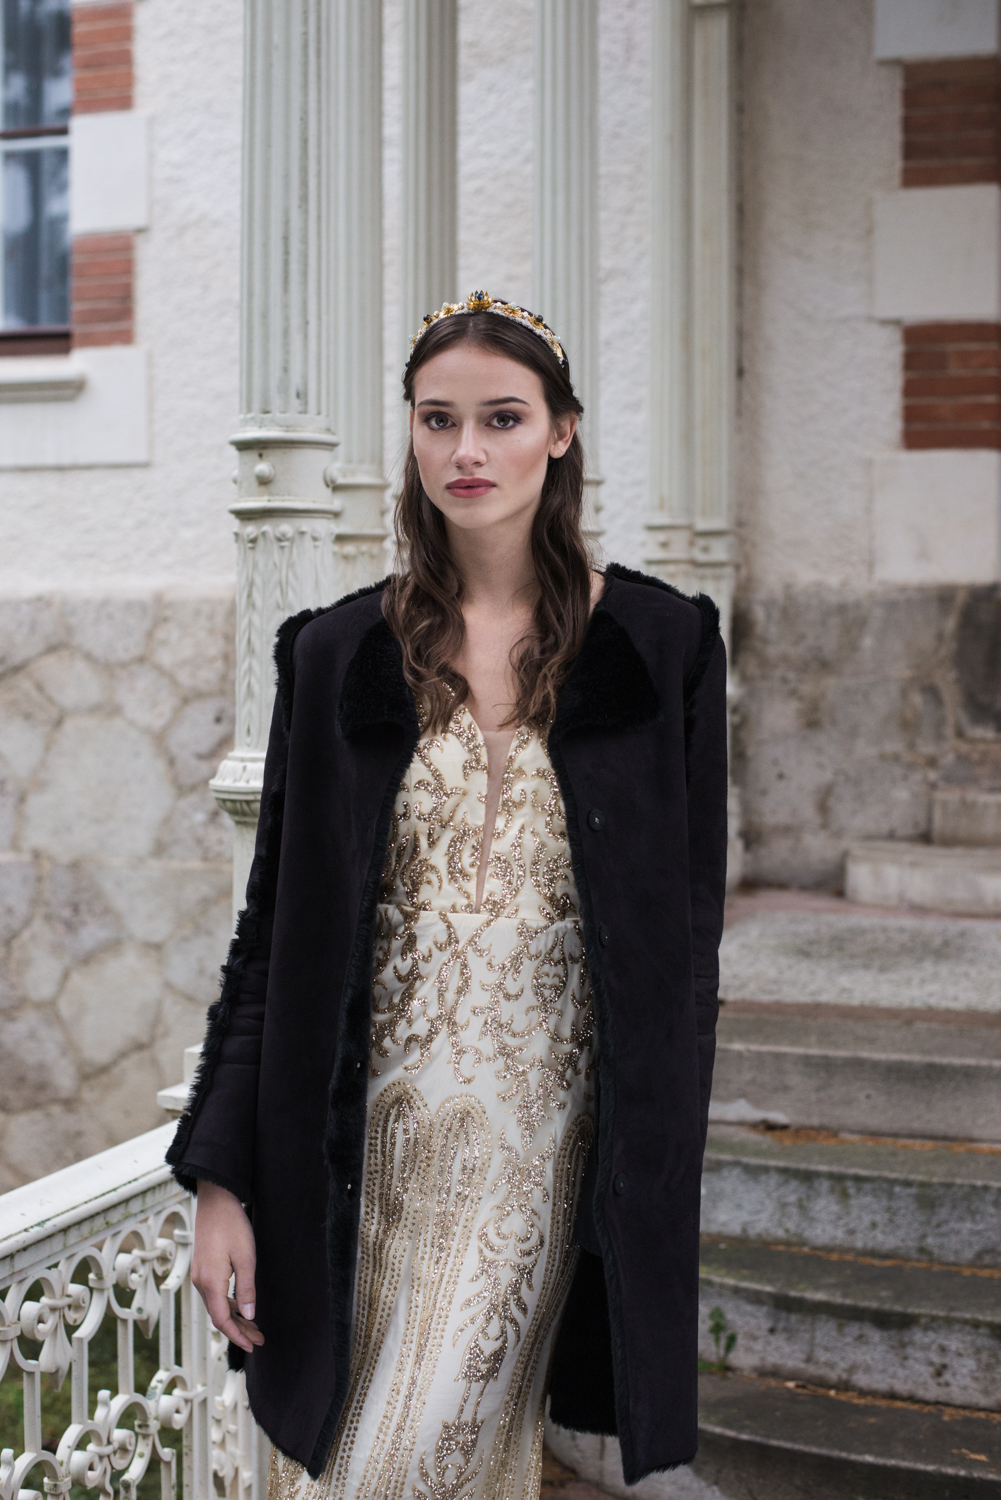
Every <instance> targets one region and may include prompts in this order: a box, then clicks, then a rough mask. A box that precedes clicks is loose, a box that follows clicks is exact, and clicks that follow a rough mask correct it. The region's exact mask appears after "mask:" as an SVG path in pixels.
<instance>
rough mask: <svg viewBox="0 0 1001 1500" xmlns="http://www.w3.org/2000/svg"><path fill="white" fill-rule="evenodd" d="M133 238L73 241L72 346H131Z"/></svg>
mask: <svg viewBox="0 0 1001 1500" xmlns="http://www.w3.org/2000/svg"><path fill="white" fill-rule="evenodd" d="M132 260H133V257H132V235H131V234H80V235H77V237H76V239H75V240H74V241H73V344H74V347H76V348H80V347H81V346H83V345H86V344H131V342H132V270H133V266H132Z"/></svg>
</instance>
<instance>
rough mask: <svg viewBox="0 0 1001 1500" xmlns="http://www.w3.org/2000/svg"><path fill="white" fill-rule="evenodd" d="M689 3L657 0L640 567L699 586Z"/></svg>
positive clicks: (686, 585) (681, 583) (682, 584)
mask: <svg viewBox="0 0 1001 1500" xmlns="http://www.w3.org/2000/svg"><path fill="white" fill-rule="evenodd" d="M688 12H689V0H653V14H652V27H653V33H652V38H651V54H652V73H653V80H652V85H653V86H652V89H651V102H650V109H651V142H650V170H651V182H652V194H651V211H652V220H651V260H652V275H651V279H650V345H651V349H650V354H651V359H650V510H649V513H648V515H647V520H646V527H647V553H646V562H647V565H648V566H649V567H650V568H651V569H652V571H653V572H655V573H657V574H658V576H659V577H661V578H663V579H665V580H666V581H667V582H668V583H673V584H674V586H675V587H676V588H680V589H683V590H684V591H685V593H691V592H692V590H693V589H694V588H695V568H694V556H693V545H692V543H693V519H694V516H693V503H692V490H691V480H690V464H691V444H690V438H691V432H690V426H691V401H690V389H689V388H690V383H691V376H690V364H691V359H690V328H689V305H690V289H689V276H690V253H691V243H690V240H691V236H690V206H689V21H688Z"/></svg>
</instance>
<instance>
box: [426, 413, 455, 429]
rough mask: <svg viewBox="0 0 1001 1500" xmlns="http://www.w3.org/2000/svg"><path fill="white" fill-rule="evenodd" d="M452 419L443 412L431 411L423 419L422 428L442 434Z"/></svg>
mask: <svg viewBox="0 0 1001 1500" xmlns="http://www.w3.org/2000/svg"><path fill="white" fill-rule="evenodd" d="M451 421H452V418H451V417H450V416H449V415H448V413H447V412H444V411H432V412H429V413H428V415H427V416H426V417H425V418H424V426H425V427H430V429H431V431H432V432H444V431H445V428H446V427H448V426H449V425H450V423H451Z"/></svg>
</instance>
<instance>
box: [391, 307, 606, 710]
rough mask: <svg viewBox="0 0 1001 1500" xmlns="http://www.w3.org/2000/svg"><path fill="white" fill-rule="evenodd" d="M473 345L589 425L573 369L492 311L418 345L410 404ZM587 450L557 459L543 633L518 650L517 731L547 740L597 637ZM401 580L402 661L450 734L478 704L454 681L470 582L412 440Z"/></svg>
mask: <svg viewBox="0 0 1001 1500" xmlns="http://www.w3.org/2000/svg"><path fill="white" fill-rule="evenodd" d="M461 343H468V344H471V345H472V346H473V347H474V348H478V349H486V350H489V351H490V352H491V353H493V354H503V355H505V356H506V357H507V358H508V359H514V360H517V361H518V363H519V364H521V365H525V366H526V367H527V368H528V369H530V370H533V371H534V372H535V373H536V375H538V377H539V379H540V380H541V382H542V389H543V393H544V395H545V401H546V406H547V408H548V410H549V414H550V416H551V417H553V418H554V419H555V418H559V417H563V416H566V415H568V414H569V413H571V412H573V413H575V414H576V415H577V416H581V415H582V414H583V410H584V408H583V407H582V406H581V404H580V402H579V401H578V399H577V396H576V394H575V392H574V388H573V385H572V384H571V381H570V372H569V368H568V367H566V366H565V365H562V364H561V363H560V361H559V360H558V359H557V358H556V355H555V354H554V353H553V352H552V350H551V349H550V348H549V346H548V345H547V343H546V342H545V341H544V340H543V339H541V338H539V337H538V336H537V334H536V333H534V332H533V331H532V330H531V329H528V328H523V327H521V326H520V325H519V324H518V323H516V322H515V321H514V320H513V319H510V318H504V317H497V316H495V315H494V314H492V313H489V312H474V313H468V314H465V315H464V316H462V317H449V318H443V319H442V320H441V321H440V322H438V323H435V324H434V326H433V327H430V328H428V330H427V332H426V333H424V334H422V336H421V338H420V340H419V342H418V343H417V344H416V346H415V348H414V351H413V354H412V355H411V357H410V362H409V364H408V365H407V367H406V369H405V371H404V372H403V395H404V399H405V400H406V401H407V402H408V403H409V404H410V406H411V407H413V404H414V380H415V377H416V375H417V372H418V370H419V369H420V368H421V366H422V365H424V364H426V363H427V362H428V361H429V360H431V359H433V358H434V356H435V355H436V354H440V353H441V352H442V351H443V350H445V349H451V348H453V347H454V346H455V345H456V344H461ZM583 505H584V450H583V448H582V446H581V441H580V438H579V436H578V434H577V433H576V432H575V433H574V435H573V437H572V438H571V440H570V445H569V447H568V448H567V450H566V452H565V453H564V454H563V456H562V457H561V458H552V457H551V458H550V459H549V465H548V468H547V470H546V477H545V479H544V481H543V485H542V499H541V501H540V503H539V508H538V510H537V511H536V513H535V518H534V521H533V523H532V561H533V563H534V564H535V574H536V578H537V580H538V585H539V593H538V599H537V601H536V604H535V611H534V616H533V621H532V629H531V631H530V632H529V633H528V634H527V635H526V636H525V638H524V639H523V640H521V641H519V642H518V644H517V645H516V646H515V647H514V650H513V652H512V656H511V665H512V667H513V669H514V675H515V684H516V696H515V704H514V708H513V710H512V713H511V716H510V718H509V720H508V721H507V722H508V723H509V724H510V725H512V726H516V725H521V724H528V725H532V726H533V727H535V728H537V729H542V730H544V729H545V728H546V727H547V726H548V725H549V724H550V723H551V721H552V719H553V717H554V715H555V712H556V700H557V696H558V694H559V691H560V688H561V687H562V685H563V682H564V680H565V678H566V675H567V673H568V672H569V670H570V667H571V666H572V664H573V662H574V660H575V658H576V657H577V654H578V652H579V651H580V648H581V646H582V645H583V644H584V637H585V635H586V634H587V628H588V623H589V621H590V617H591V566H592V564H591V555H590V552H589V549H588V546H587V542H586V541H585V538H584V534H583V531H582V529H581V527H582V518H583ZM395 526H396V546H397V571H396V573H395V574H394V576H393V578H392V579H391V580H390V582H389V584H388V586H387V588H386V591H385V593H384V595H383V606H382V607H383V613H384V615H385V618H386V621H387V623H388V624H389V626H390V628H391V629H392V631H393V633H394V635H395V636H396V638H397V640H398V641H399V643H400V647H401V649H402V652H403V673H404V677H405V678H406V681H407V684H408V685H409V687H410V688H411V690H412V692H413V693H414V695H415V696H416V698H417V699H418V702H422V703H423V704H424V705H425V707H426V709H427V712H428V720H427V729H428V731H429V732H430V733H432V734H437V733H441V732H442V731H443V730H444V729H445V728H446V727H447V725H448V722H449V719H450V718H451V716H452V713H453V712H454V711H455V709H456V708H458V707H459V705H460V704H462V703H464V702H465V700H466V698H467V697H468V695H469V684H468V682H467V681H466V679H465V678H464V677H463V676H462V675H461V674H460V673H459V672H457V671H456V670H455V668H454V667H453V666H452V663H453V662H454V660H455V659H456V657H457V655H458V652H459V649H460V647H461V645H462V640H463V636H464V634H465V625H464V622H463V617H462V588H463V585H462V579H461V577H460V576H459V572H458V570H457V568H456V566H455V563H454V562H453V560H452V557H451V554H450V551H449V546H448V533H447V531H446V527H445V520H444V517H443V516H442V514H441V511H440V510H439V509H438V507H437V506H436V505H434V504H433V503H432V502H431V500H430V499H429V498H428V496H427V494H426V493H425V491H424V486H423V485H422V484H421V476H420V470H419V469H418V467H417V459H416V456H415V454H414V445H413V441H412V440H411V442H410V444H409V446H408V448H407V456H406V461H405V464H404V469H403V488H402V491H401V493H400V497H399V499H398V500H397V503H396V513H395Z"/></svg>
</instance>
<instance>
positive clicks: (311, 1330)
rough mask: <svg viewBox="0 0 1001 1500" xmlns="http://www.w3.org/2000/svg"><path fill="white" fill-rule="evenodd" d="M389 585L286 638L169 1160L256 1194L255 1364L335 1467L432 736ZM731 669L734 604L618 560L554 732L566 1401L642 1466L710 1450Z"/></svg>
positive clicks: (632, 1471)
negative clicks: (711, 1267) (403, 816)
mask: <svg viewBox="0 0 1001 1500" xmlns="http://www.w3.org/2000/svg"><path fill="white" fill-rule="evenodd" d="M381 590H382V585H378V584H377V585H376V586H375V587H374V588H372V589H368V590H364V591H362V592H361V593H360V594H356V595H353V596H351V597H350V598H348V599H344V600H342V601H341V602H340V603H339V604H335V605H333V606H331V607H330V608H329V609H326V610H319V611H307V612H305V613H303V614H300V615H296V616H294V617H293V618H292V619H290V620H288V621H286V623H285V624H284V625H283V626H282V628H281V631H280V632H279V636H278V643H277V647H276V660H277V666H278V692H277V697H276V702H275V712H274V721H273V724H272V731H271V742H270V747H269V749H268V756H267V764H266V768H265V775H264V792H263V797H262V804H261V820H260V826H259V829H258V836H257V852H256V857H255V860H254V865H253V869H252V871H251V875H250V881H249V884H248V887H247V907H246V910H245V911H244V912H243V914H242V916H241V917H240V921H239V925H238V928H237V933H236V937H235V938H234V940H233V944H232V947H231V949H230V953H229V958H228V961H227V963H226V966H225V969H224V970H223V987H222V993H221V995H220V998H219V1000H218V1001H217V1002H216V1004H215V1005H214V1006H213V1008H212V1010H211V1011H210V1013H209V1023H208V1031H207V1034H206V1039H205V1045H204V1048H203V1052H202V1063H201V1067H200V1071H199V1074H198V1079H197V1082H196V1084H195V1087H194V1090H193V1094H192V1099H191V1102H190V1104H189V1107H188V1110H187V1112H186V1114H185V1115H184V1116H183V1117H182V1119H181V1121H180V1122H179V1125H178V1129H177V1135H176V1137H175V1139H174V1142H173V1144H172V1146H171V1148H170V1152H169V1154H168V1160H169V1161H170V1163H171V1164H172V1166H173V1168H174V1172H175V1175H176V1177H177V1179H178V1181H179V1182H181V1183H182V1184H184V1186H185V1187H188V1188H191V1189H193V1188H194V1186H195V1182H196V1180H197V1179H198V1178H206V1179H208V1180H209V1181H212V1182H217V1183H221V1184H222V1185H223V1186H224V1187H227V1188H230V1189H231V1190H232V1191H233V1192H234V1193H235V1194H236V1195H237V1197H238V1198H240V1199H241V1200H242V1201H243V1202H244V1203H246V1204H248V1205H250V1211H251V1214H252V1218H253V1224H254V1232H255V1236H256V1241H257V1254H258V1266H257V1317H258V1323H259V1326H260V1328H261V1331H262V1332H263V1334H264V1336H265V1343H264V1345H263V1346H262V1347H260V1348H258V1349H256V1350H255V1352H254V1353H253V1354H252V1355H250V1356H248V1357H247V1361H246V1369H247V1384H248V1390H249V1393H250V1401H251V1406H252V1408H253V1412H254V1415H255V1417H256V1418H257V1421H258V1422H259V1423H260V1425H261V1426H262V1427H263V1428H264V1430H265V1432H267V1433H268V1435H269V1436H270V1437H271V1439H272V1440H273V1441H274V1442H275V1444H276V1445H277V1446H278V1447H279V1448H280V1449H282V1450H283V1451H284V1452H286V1453H288V1454H290V1455H291V1456H292V1457H293V1458H295V1459H297V1460H298V1461H299V1462H300V1463H302V1464H304V1465H305V1466H306V1467H307V1469H308V1470H309V1472H310V1473H311V1474H312V1475H314V1476H315V1475H318V1474H319V1472H320V1470H321V1469H322V1467H323V1464H324V1460H325V1459H326V1456H327V1453H328V1451H329V1448H330V1443H331V1440H332V1437H333V1434H334V1430H335V1428H336V1425H337V1420H338V1416H339V1414H340V1411H341V1408H342V1406H343V1403H344V1399H345V1395H346V1391H347V1379H348V1359H349V1351H350V1344H351V1299H352V1286H353V1278H354V1268H355V1254H356V1245H357V1235H358V1213H359V1207H360V1192H359V1184H360V1181H361V1173H362V1161H363V1152H364V1136H365V1106H366V1090H367V1082H368V1078H367V1075H368V1068H367V1066H366V1063H367V1059H368V1052H369V1030H370V1007H371V981H372V962H373V941H374V934H375V920H376V905H377V902H378V897H379V884H380V877H381V873H382V868H383V863H384V860H385V856H386V849H387V843H388V837H389V824H390V815H391V812H392V809H393V805H394V802H395V800H396V795H397V790H398V788H399V785H400V782H401V780H402V777H403V775H404V772H405V771H406V769H407V767H408V765H409V763H410V760H411V757H412V755H413V752H414V748H415V745H416V742H417V738H418V732H419V731H418V723H417V713H416V710H415V705H414V700H413V697H412V695H411V692H410V690H409V688H408V687H407V685H406V683H405V681H404V678H403V671H402V662H401V654H400V649H399V646H398V644H397V642H396V640H395V638H394V636H393V635H392V633H391V631H390V629H389V627H388V625H387V624H386V623H385V620H384V618H383V615H382V608H381ZM725 681H726V664H725V654H724V649H723V643H722V639H721V637H720V633H719V620H718V614H717V611H716V609H715V606H713V605H712V603H711V602H710V601H709V600H708V599H706V598H705V596H700V597H699V598H698V599H696V600H694V601H692V600H689V599H687V598H685V596H684V595H681V594H679V593H678V592H676V591H675V590H673V589H670V588H668V586H667V585H665V584H663V583H660V582H659V581H658V580H656V579H653V578H646V577H644V576H643V575H642V574H638V573H631V572H628V571H627V570H626V569H624V568H620V567H617V566H615V565H612V566H611V567H609V569H608V570H607V574H606V588H605V593H604V596H603V598H602V599H601V601H600V602H599V604H598V605H597V607H596V609H595V611H594V614H593V616H592V618H591V624H590V628H589V630H588V634H587V637H586V640H585V643H584V646H583V649H582V650H581V653H580V655H579V657H578V658H577V661H576V663H575V664H574V667H573V669H572V671H571V673H570V676H569V677H568V679H567V681H566V684H565V686H564V688H563V690H562V692H561V694H560V699H559V705H558V710H557V713H556V717H555V720H554V723H553V725H552V729H551V731H550V735H549V754H550V758H551V760H552V764H553V767H554V770H555V771H556V775H557V778H558V780H559V784H560V788H561V791H562V794H563V801H564V804H565V807H566V814H567V828H568V833H569V842H570V851H571V857H572V862H573V869H574V875H575V878H576V882H577V887H578V890H579V893H580V899H581V910H582V918H583V928H584V942H585V948H586V951H587V956H588V965H589V969H590V973H591V977H592V984H593V990H594V1003H595V1016H596V1028H597V1043H598V1088H597V1104H598V1133H597V1143H598V1144H597V1149H596V1151H595V1152H594V1153H593V1158H592V1161H591V1163H590V1164H589V1168H588V1172H587V1175H586V1177H585V1182H584V1186H583V1189H582V1193H581V1202H580V1207H579V1209H578V1219H577V1238H578V1240H579V1241H580V1242H581V1244H582V1245H583V1246H584V1247H585V1248H584V1250H583V1253H582V1254H581V1257H580V1263H579V1268H578V1271H577V1274H576V1279H575V1281H574V1284H573V1287H572V1289H571V1293H570V1297H569V1301H568V1305H567V1309H566V1313H565V1316H564V1319H563V1324H562V1327H561V1331H560V1335H559V1339H558V1342H557V1346H556V1351H555V1355H554V1361H553V1368H552V1379H551V1396H552V1405H551V1411H552V1416H553V1418H554V1419H555V1420H556V1421H557V1422H559V1423H561V1424H562V1425H564V1426H567V1427H571V1428H576V1429H577V1430H579V1431H584V1432H605V1433H612V1432H617V1433H618V1436H619V1439H620V1442H621V1447H622V1461H623V1468H624V1472H625V1477H626V1480H627V1482H635V1481H636V1480H638V1479H640V1478H641V1477H642V1476H643V1475H644V1474H646V1473H649V1472H651V1471H652V1470H656V1469H664V1468H669V1467H672V1466H673V1465H676V1464H680V1463H685V1462H687V1461H688V1460H689V1459H691V1458H692V1457H693V1455H694V1453H695V1448H696V1368H697V1366H696V1345H697V1315H698V1237H699V1193H700V1179H701V1171H702V1154H703V1148H704V1144H705V1131H706V1119H707V1112H708V1107H709V1089H710V1084H711V1080H712V1068H713V1055H714V1047H715V1024H716V1010H717V1002H716V988H717V972H718V967H717V950H718V946H719V939H720V933H721V930H722V922H723V892H724V883H725V865H726V781H727V777H726V707H725ZM595 812H600V813H601V814H602V816H601V817H594V816H591V815H592V814H594V813H595ZM233 1352H234V1353H238V1351H233Z"/></svg>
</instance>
